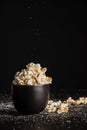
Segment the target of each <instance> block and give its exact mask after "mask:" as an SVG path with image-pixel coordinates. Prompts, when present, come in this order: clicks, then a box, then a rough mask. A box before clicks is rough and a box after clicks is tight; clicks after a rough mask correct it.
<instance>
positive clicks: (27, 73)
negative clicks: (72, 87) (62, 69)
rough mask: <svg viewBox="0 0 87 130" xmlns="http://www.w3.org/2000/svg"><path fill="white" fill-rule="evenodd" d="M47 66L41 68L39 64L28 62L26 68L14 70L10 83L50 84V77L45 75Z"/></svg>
mask: <svg viewBox="0 0 87 130" xmlns="http://www.w3.org/2000/svg"><path fill="white" fill-rule="evenodd" d="M46 71H47V68H46V67H44V68H42V67H41V65H40V64H38V63H37V64H35V63H29V64H27V65H26V68H25V69H23V70H21V71H20V72H16V74H15V76H14V80H13V81H12V83H13V84H14V85H36V86H38V85H39V86H40V85H44V84H51V83H52V78H51V77H48V76H46Z"/></svg>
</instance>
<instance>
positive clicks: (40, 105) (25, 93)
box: [12, 84, 50, 115]
mask: <svg viewBox="0 0 87 130" xmlns="http://www.w3.org/2000/svg"><path fill="white" fill-rule="evenodd" d="M49 97H50V85H49V84H47V85H42V86H34V85H25V86H22V85H12V100H13V104H14V106H15V108H16V110H17V111H18V112H19V113H20V114H23V115H29V114H37V113H40V112H41V111H43V110H44V109H45V107H46V105H47V103H48V100H49Z"/></svg>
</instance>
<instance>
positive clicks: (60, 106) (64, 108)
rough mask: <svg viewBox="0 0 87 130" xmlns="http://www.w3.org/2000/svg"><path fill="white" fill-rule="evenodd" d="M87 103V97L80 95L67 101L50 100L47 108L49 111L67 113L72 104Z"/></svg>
mask: <svg viewBox="0 0 87 130" xmlns="http://www.w3.org/2000/svg"><path fill="white" fill-rule="evenodd" d="M79 104H87V97H79V99H78V100H74V99H72V98H71V97H69V98H68V99H67V100H66V101H61V100H58V101H53V100H49V101H48V104H47V106H46V108H45V110H46V111H47V112H49V113H52V112H55V113H58V114H61V113H67V112H68V111H69V106H70V105H79Z"/></svg>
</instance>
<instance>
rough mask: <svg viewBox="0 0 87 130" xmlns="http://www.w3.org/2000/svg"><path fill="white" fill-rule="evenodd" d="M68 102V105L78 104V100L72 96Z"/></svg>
mask: <svg viewBox="0 0 87 130" xmlns="http://www.w3.org/2000/svg"><path fill="white" fill-rule="evenodd" d="M66 102H67V104H68V105H76V101H75V100H74V99H72V98H71V97H69V98H68V99H67V101H66Z"/></svg>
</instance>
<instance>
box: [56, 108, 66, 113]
mask: <svg viewBox="0 0 87 130" xmlns="http://www.w3.org/2000/svg"><path fill="white" fill-rule="evenodd" d="M67 112H68V107H64V108H62V109H61V108H59V109H58V110H57V113H58V114H60V113H67Z"/></svg>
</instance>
